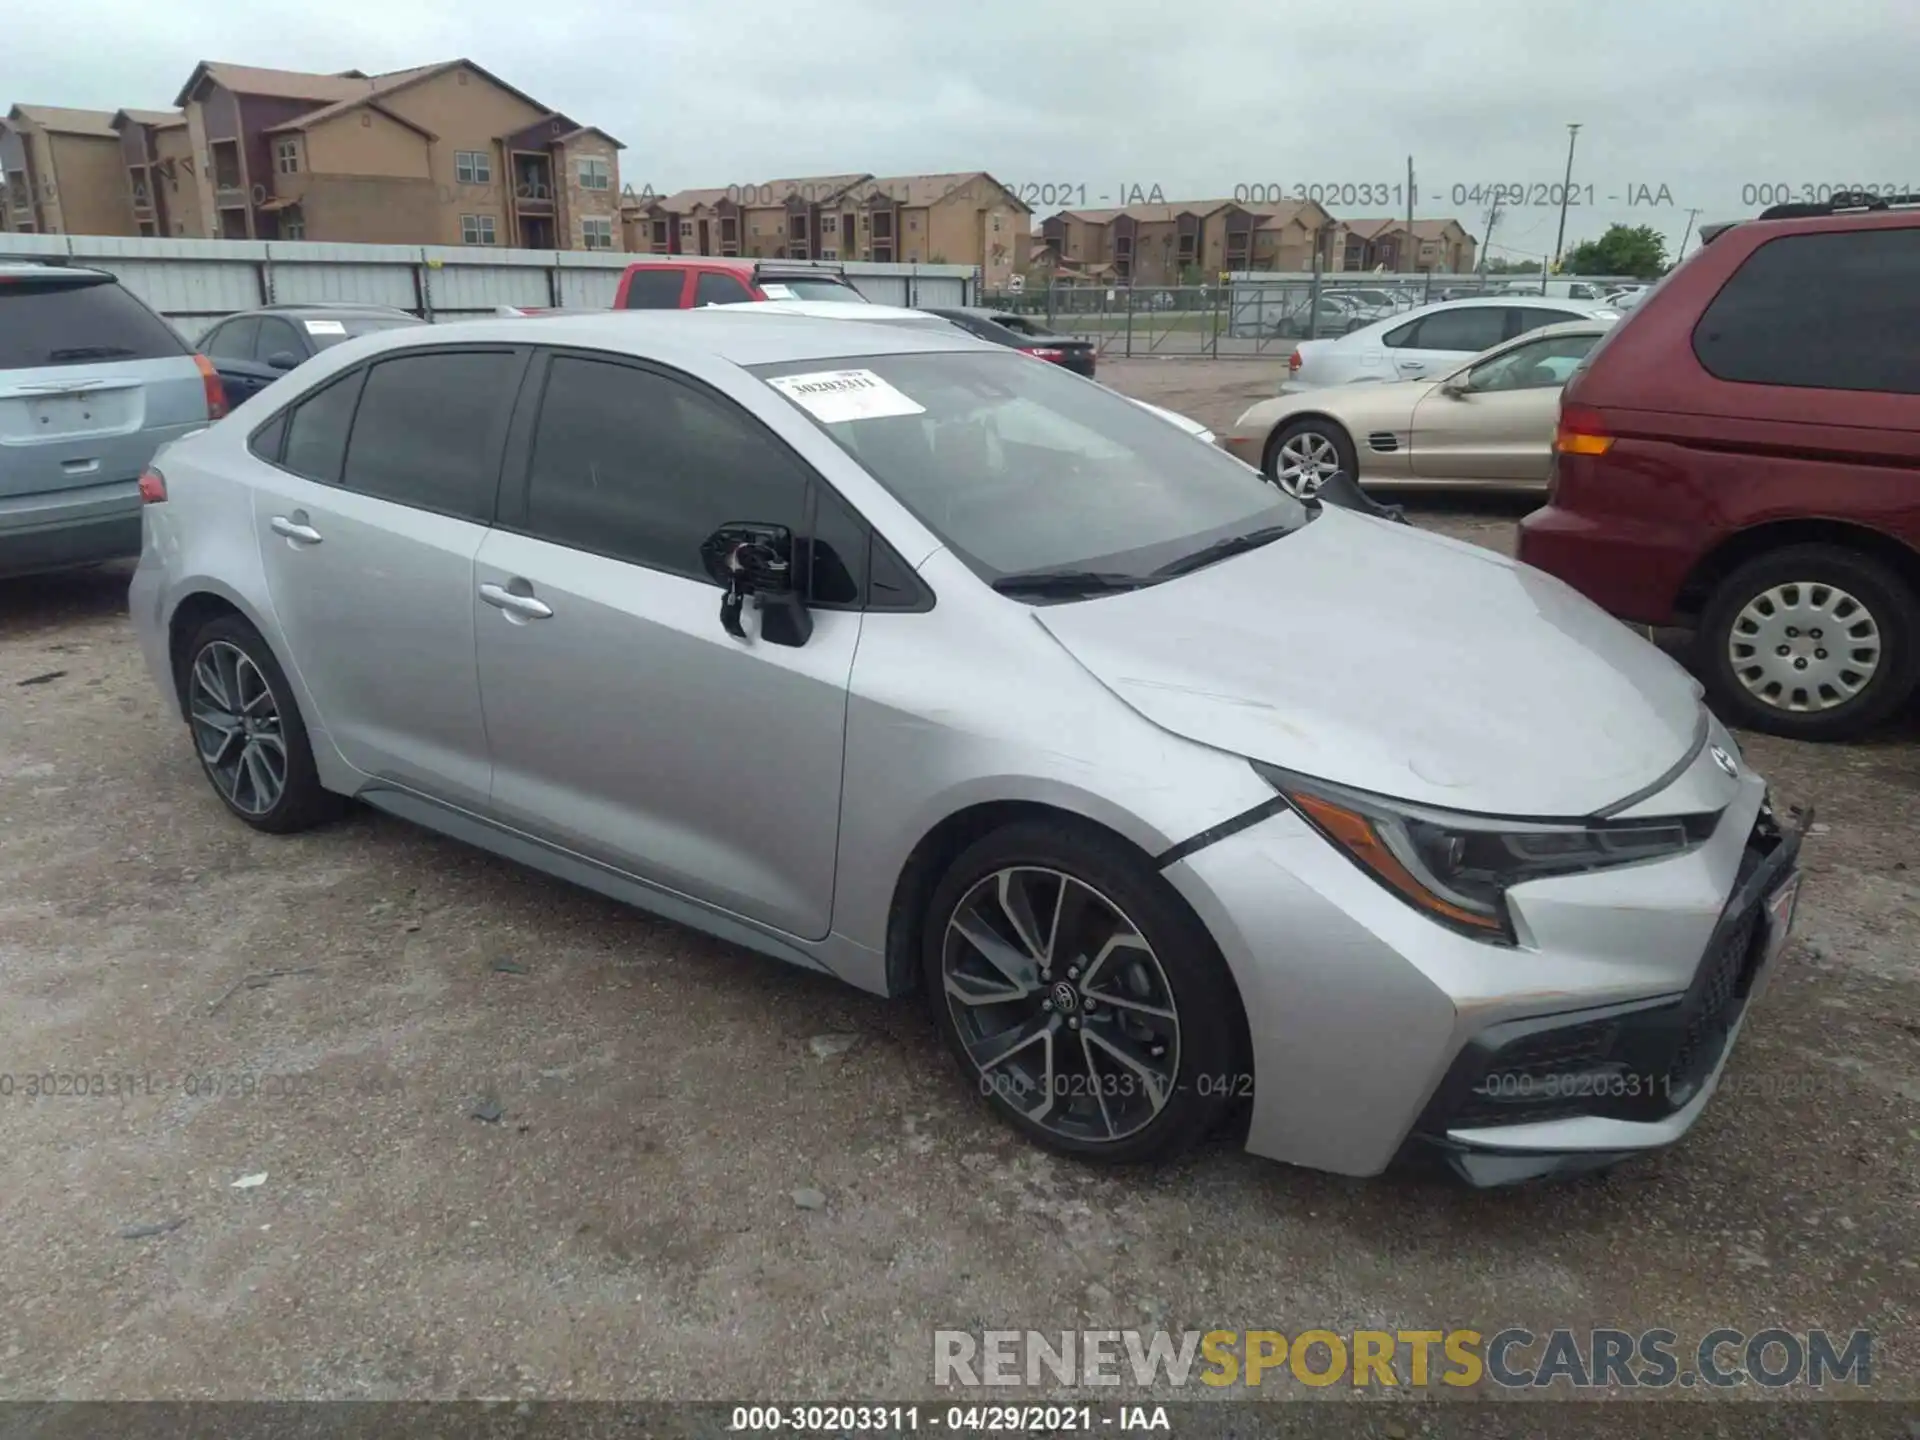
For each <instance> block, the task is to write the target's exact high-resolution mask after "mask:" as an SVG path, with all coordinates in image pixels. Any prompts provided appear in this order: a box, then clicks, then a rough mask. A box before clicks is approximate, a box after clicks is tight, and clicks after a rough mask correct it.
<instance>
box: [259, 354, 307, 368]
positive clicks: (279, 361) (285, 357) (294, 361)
mask: <svg viewBox="0 0 1920 1440" xmlns="http://www.w3.org/2000/svg"><path fill="white" fill-rule="evenodd" d="M299 363H300V357H299V356H298V355H296V354H294V353H293V352H292V351H291V350H276V351H274V352H273V354H271V355H269V356H268V357H267V368H268V369H269V370H291V369H293V368H294V367H295V366H297V365H299Z"/></svg>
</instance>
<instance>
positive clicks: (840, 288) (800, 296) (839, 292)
mask: <svg viewBox="0 0 1920 1440" xmlns="http://www.w3.org/2000/svg"><path fill="white" fill-rule="evenodd" d="M760 288H761V289H762V290H764V291H765V292H766V295H767V298H768V299H769V300H844V301H849V302H851V303H852V304H855V305H858V304H860V303H862V302H863V301H864V300H865V299H866V298H867V297H866V296H864V295H862V294H861V293H860V292H859V291H858V290H856V289H854V288H853V286H851V285H849V284H847V283H846V282H845V281H844V280H835V279H833V278H832V277H830V276H824V275H768V276H766V277H765V278H764V279H762V280H761V282H760Z"/></svg>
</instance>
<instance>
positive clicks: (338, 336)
mask: <svg viewBox="0 0 1920 1440" xmlns="http://www.w3.org/2000/svg"><path fill="white" fill-rule="evenodd" d="M338 323H339V325H340V329H339V330H333V329H331V328H329V329H327V330H325V331H322V332H319V333H315V331H314V329H313V327H312V326H311V325H309V326H308V327H307V334H308V336H309V338H311V339H312V341H313V346H314V349H316V350H326V349H329V348H330V347H332V346H335V345H338V344H339V343H340V342H341V341H343V340H351V339H352V338H353V337H354V336H356V335H371V334H373V333H374V332H375V331H376V330H404V329H406V328H407V327H408V326H412V325H424V324H426V323H427V322H426V321H424V320H416V319H414V318H413V317H412V316H411V315H393V316H386V315H346V316H341V317H339V322H338Z"/></svg>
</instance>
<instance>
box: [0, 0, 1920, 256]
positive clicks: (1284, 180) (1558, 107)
mask: <svg viewBox="0 0 1920 1440" xmlns="http://www.w3.org/2000/svg"><path fill="white" fill-rule="evenodd" d="M242 17H244V18H242ZM456 55H464V56H467V57H468V58H470V59H472V60H474V61H476V62H477V63H479V64H481V65H483V66H485V67H487V68H488V69H490V70H492V71H494V72H495V73H496V74H498V75H500V76H502V77H503V78H504V79H506V80H508V81H509V82H511V83H512V84H514V85H516V86H518V87H519V88H521V89H523V90H526V91H528V92H529V93H531V94H533V95H535V96H536V97H538V98H539V99H541V100H542V101H544V102H546V103H548V104H551V105H553V106H554V107H556V108H557V109H561V110H564V111H566V112H567V113H568V114H570V115H572V116H574V117H575V118H576V119H578V120H580V121H582V122H585V123H592V124H598V125H600V126H602V127H603V128H605V129H607V130H609V131H611V132H612V133H613V134H615V135H617V136H619V137H620V138H621V139H622V140H623V141H625V142H626V144H627V147H628V148H627V150H626V152H625V154H624V156H623V157H622V161H621V168H622V178H623V180H624V182H625V183H627V184H629V185H631V186H632V187H633V188H635V189H639V188H641V187H643V186H649V185H650V186H651V187H652V188H654V189H655V190H659V191H666V190H672V189H677V188H680V187H682V186H690V185H727V184H744V183H750V182H754V181H758V180H764V179H772V178H777V177H785V176H799V175H810V174H824V173H834V172H848V171H864V172H870V173H874V174H882V175H884V174H906V173H915V172H932V171H944V170H972V169H985V170H988V171H991V172H992V173H993V174H994V175H996V176H997V177H998V178H999V179H1001V180H1002V181H1004V182H1006V183H1008V184H1010V185H1013V186H1015V187H1017V188H1019V189H1020V190H1021V191H1023V192H1024V193H1025V194H1026V195H1027V196H1028V197H1030V198H1035V199H1038V200H1041V201H1044V200H1046V199H1047V198H1049V196H1051V197H1053V198H1054V199H1055V200H1056V203H1055V204H1053V205H1048V204H1044V203H1042V204H1038V205H1036V209H1037V210H1040V211H1045V210H1049V209H1053V208H1058V203H1057V202H1058V199H1059V197H1061V196H1062V195H1065V196H1068V197H1070V203H1071V204H1073V205H1076V206H1077V205H1085V206H1088V207H1092V206H1097V205H1100V204H1102V203H1103V202H1104V203H1107V204H1118V203H1121V201H1122V200H1123V198H1126V196H1127V195H1128V194H1130V193H1131V192H1132V191H1134V190H1135V188H1136V187H1137V188H1138V190H1139V191H1140V192H1142V193H1150V192H1151V191H1152V190H1153V188H1154V187H1156V186H1157V187H1158V188H1159V191H1160V194H1161V196H1163V197H1164V198H1166V199H1169V200H1172V199H1192V198H1200V197H1203V196H1228V197H1231V196H1235V195H1236V194H1246V195H1250V196H1251V197H1252V198H1258V196H1257V194H1254V192H1253V191H1252V190H1251V189H1249V188H1245V187H1261V186H1269V187H1271V186H1280V187H1284V188H1285V190H1286V192H1287V193H1288V194H1292V193H1293V192H1294V189H1295V187H1296V186H1307V187H1315V186H1317V187H1321V189H1320V195H1321V197H1322V198H1323V199H1324V200H1325V202H1326V203H1327V204H1328V208H1329V209H1331V210H1333V211H1334V213H1335V214H1337V215H1341V216H1342V217H1358V216H1362V215H1368V214H1382V213H1386V212H1387V211H1389V210H1404V204H1405V201H1404V196H1403V195H1399V194H1396V193H1395V192H1393V187H1395V186H1403V185H1404V184H1405V178H1406V167H1407V158H1408V156H1409V154H1411V155H1412V156H1413V160H1414V166H1415V173H1416V178H1417V186H1416V189H1417V195H1418V198H1417V201H1416V206H1415V210H1416V214H1418V215H1421V216H1428V217H1438V216H1445V215H1454V216H1457V217H1458V218H1460V219H1461V220H1462V221H1463V222H1464V223H1465V224H1466V225H1467V227H1468V228H1469V229H1470V230H1472V231H1473V232H1474V233H1475V234H1476V235H1484V233H1485V228H1486V213H1485V211H1486V206H1485V203H1484V200H1483V201H1482V202H1481V203H1479V204H1477V205H1476V204H1474V203H1473V202H1472V200H1471V198H1470V195H1471V191H1472V188H1473V187H1474V186H1475V185H1476V184H1480V185H1485V184H1487V183H1489V182H1504V183H1506V184H1509V185H1513V186H1523V187H1526V191H1527V193H1526V194H1525V196H1524V200H1525V202H1526V203H1522V204H1520V205H1517V206H1515V207H1513V208H1512V209H1510V210H1509V211H1508V212H1507V213H1506V214H1504V215H1503V216H1502V217H1501V218H1500V220H1499V221H1498V223H1497V225H1496V228H1495V231H1494V235H1493V246H1494V252H1495V253H1496V254H1500V253H1505V254H1510V255H1513V254H1536V255H1537V254H1539V253H1541V252H1543V251H1550V250H1551V249H1552V248H1553V243H1554V231H1555V227H1556V224H1557V222H1558V209H1557V202H1558V197H1557V196H1556V195H1553V194H1551V192H1550V191H1549V190H1548V188H1547V187H1551V186H1553V185H1555V184H1557V182H1558V181H1559V180H1560V177H1561V174H1562V170H1563V167H1564V166H1565V163H1566V151H1567V128H1566V127H1567V125H1568V123H1569V122H1573V121H1577V122H1579V123H1580V124H1581V126H1582V129H1581V131H1580V135H1579V141H1578V149H1577V152H1576V154H1575V157H1574V183H1575V186H1576V189H1577V199H1578V204H1577V205H1576V208H1574V209H1573V211H1572V213H1571V214H1570V216H1569V219H1568V243H1569V244H1571V243H1573V242H1574V241H1575V240H1576V239H1578V238H1584V237H1586V236H1590V235H1593V234H1597V233H1598V232H1599V231H1600V230H1601V229H1603V228H1605V225H1606V224H1607V223H1609V222H1610V221H1613V220H1625V221H1628V222H1630V223H1634V224H1651V225H1654V226H1656V227H1658V228H1659V229H1661V230H1662V231H1663V232H1664V233H1665V234H1666V235H1667V236H1668V239H1669V244H1672V243H1673V242H1676V241H1678V239H1679V238H1680V235H1681V232H1682V230H1683V228H1684V227H1685V226H1686V224H1687V210H1688V208H1689V207H1696V206H1697V207H1699V209H1700V211H1701V212H1702V219H1703V220H1713V219H1731V218H1734V217H1736V216H1739V215H1742V214H1751V213H1753V212H1754V210H1756V209H1757V208H1759V205H1761V204H1764V203H1765V202H1766V201H1767V200H1768V199H1769V198H1771V195H1770V194H1769V193H1764V192H1763V191H1762V190H1760V189H1757V188H1756V187H1779V188H1781V189H1782V190H1798V189H1800V188H1801V187H1803V186H1817V185H1822V184H1831V183H1832V182H1856V183H1861V184H1878V185H1883V186H1885V185H1900V186H1904V187H1906V188H1909V189H1913V190H1920V147H1916V146H1915V145H1914V143H1913V122H1912V117H1913V113H1914V112H1913V100H1912V96H1913V93H1914V85H1915V76H1916V75H1920V6H1917V5H1915V4H1914V3H1913V0H1829V3H1825V4H1822V5H1819V6H1809V5H1801V4H1780V3H1776V4H1765V3H1760V0H1685V3H1681V4H1676V3H1672V0H1612V3H1611V4H1606V5H1600V4H1592V3H1587V4H1580V5H1574V4H1570V3H1565V0H1533V3H1523V0H1453V3H1451V4H1448V5H1444V6H1443V5H1437V4H1432V3H1425V4H1416V3H1412V0H1342V3H1338V4H1327V5H1314V6H1305V5H1297V4H1286V3H1275V0H1211V3H1208V4H1205V5H1191V6H1188V5H1180V4H1173V3H1167V0H1153V3H1146V0H1103V3H1101V4H1097V5H1088V4H1084V3H1077V0H1076V3H1067V0H966V3H961V4H942V3H930V0H808V3H804V4H803V3H795V0H787V3H778V4H775V3H764V0H628V3H625V4H621V3H619V0H534V3H524V0H522V3H511V4H510V3H507V0H459V3H457V4H456V3H452V0H319V3H311V0H309V3H303V4H299V5H289V4H283V3H280V0H254V3H252V4H250V5H247V6H239V5H235V4H233V3H231V0H220V3H214V0H169V3H167V4H166V5H153V4H148V3H136V0H67V3H66V4H65V5H62V6H53V5H46V4H38V3H34V0H0V106H4V105H6V104H12V103H14V102H17V101H26V102H30V103H32V102H38V103H42V104H59V105H73V106H81V107H86V108H98V109H103V110H111V109H115V108H118V107H119V106H122V105H131V106H143V107H161V106H167V105H170V104H171V103H172V101H173V98H174V96H175V94H176V93H177V91H178V89H179V86H180V84H181V83H182V82H183V81H184V80H185V78H186V76H187V74H188V72H189V71H190V70H191V69H192V67H193V65H194V63H195V62H196V61H198V60H201V59H217V60H227V61H233V62H237V63H244V64H250V65H265V66H273V67H279V68H286V69H302V70H324V71H333V70H343V69H347V68H349V67H357V68H359V69H362V70H366V71H369V72H373V71H379V70H388V69H398V68H401V67H404V66H410V65H417V64H421V63H424V62H427V61H430V60H438V59H444V58H449V57H452V56H456ZM1048 187H1051V189H1050V190H1049V189H1048ZM1589 187H1591V189H1590V190H1589ZM1662 192H1664V193H1662ZM1589 195H1591V202H1590V203H1589ZM1389 196H1390V197H1391V198H1392V203H1381V199H1382V197H1389ZM1083 197H1084V198H1083Z"/></svg>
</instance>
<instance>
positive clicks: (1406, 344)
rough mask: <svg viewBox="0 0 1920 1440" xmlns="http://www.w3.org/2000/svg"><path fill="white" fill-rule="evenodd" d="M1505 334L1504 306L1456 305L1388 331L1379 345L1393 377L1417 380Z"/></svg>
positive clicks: (1487, 346) (1449, 366)
mask: <svg viewBox="0 0 1920 1440" xmlns="http://www.w3.org/2000/svg"><path fill="white" fill-rule="evenodd" d="M1543 313H1544V312H1543ZM1507 336H1508V332H1507V307H1506V306H1504V305H1456V306H1454V307H1453V308H1452V309H1450V310H1436V311H1434V312H1433V313H1432V314H1430V315H1422V316H1421V317H1420V318H1419V319H1417V320H1414V321H1411V322H1409V323H1408V324H1407V325H1404V326H1402V327H1400V328H1399V329H1397V330H1389V331H1388V332H1387V333H1386V335H1385V336H1383V337H1382V339H1381V344H1382V345H1383V346H1385V348H1386V352H1387V360H1388V363H1389V364H1391V365H1392V367H1393V373H1394V376H1395V377H1396V378H1397V379H1401V380H1420V379H1424V378H1426V377H1427V376H1430V375H1431V376H1438V375H1440V374H1441V373H1442V372H1443V371H1446V370H1450V369H1452V368H1453V367H1454V366H1455V365H1457V364H1459V363H1460V361H1462V360H1465V359H1467V358H1468V357H1469V356H1473V355H1478V354H1479V353H1480V352H1481V351H1482V350H1491V349H1492V348H1493V347H1494V346H1496V345H1498V344H1499V343H1500V342H1501V341H1502V340H1505V339H1506V338H1507Z"/></svg>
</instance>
